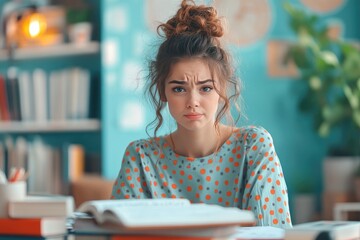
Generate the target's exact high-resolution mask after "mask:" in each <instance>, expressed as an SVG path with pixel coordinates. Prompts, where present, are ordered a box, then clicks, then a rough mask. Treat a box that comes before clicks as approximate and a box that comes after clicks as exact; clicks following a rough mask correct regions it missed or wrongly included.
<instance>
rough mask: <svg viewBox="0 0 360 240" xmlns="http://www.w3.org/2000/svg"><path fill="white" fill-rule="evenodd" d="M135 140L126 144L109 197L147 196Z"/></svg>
mask: <svg viewBox="0 0 360 240" xmlns="http://www.w3.org/2000/svg"><path fill="white" fill-rule="evenodd" d="M134 145H135V142H132V143H130V144H129V145H128V147H127V148H126V150H125V153H124V156H123V159H122V163H121V168H120V171H119V174H118V176H117V178H116V180H115V183H114V186H113V189H112V194H111V198H112V199H130V198H149V197H150V196H148V195H149V194H148V193H149V191H148V190H147V185H146V182H145V181H142V179H144V178H143V176H144V172H143V169H142V167H141V166H142V163H141V156H140V154H139V152H138V151H137V149H136V147H135V146H134Z"/></svg>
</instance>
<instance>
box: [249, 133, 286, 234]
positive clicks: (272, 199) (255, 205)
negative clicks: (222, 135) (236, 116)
mask: <svg viewBox="0 0 360 240" xmlns="http://www.w3.org/2000/svg"><path fill="white" fill-rule="evenodd" d="M246 139H247V150H246V167H245V172H244V174H246V177H245V179H246V182H245V186H244V188H245V191H244V196H243V203H245V204H244V205H243V208H245V209H249V210H252V211H253V212H254V213H255V216H256V218H257V225H261V226H275V227H283V228H287V227H291V217H290V210H289V205H288V204H289V203H288V193H287V186H286V182H285V178H284V174H283V171H282V167H281V164H280V161H279V158H278V156H277V154H276V152H275V147H274V144H273V139H272V137H271V135H270V134H269V133H268V132H267V131H266V130H265V129H263V128H256V127H254V128H251V129H250V131H248V133H247V136H246Z"/></svg>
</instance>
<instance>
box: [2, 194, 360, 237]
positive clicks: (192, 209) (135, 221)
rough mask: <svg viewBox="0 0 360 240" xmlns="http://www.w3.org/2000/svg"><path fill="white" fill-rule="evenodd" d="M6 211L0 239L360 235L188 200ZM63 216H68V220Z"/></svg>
mask: <svg viewBox="0 0 360 240" xmlns="http://www.w3.org/2000/svg"><path fill="white" fill-rule="evenodd" d="M169 213H171V214H169ZM9 216H10V217H11V218H7V219H0V226H1V227H0V239H2V238H1V237H2V236H4V235H5V236H6V235H7V236H11V237H13V236H29V235H31V236H33V237H35V236H39V237H40V236H42V237H51V236H54V235H59V234H60V235H61V236H62V237H63V236H64V235H68V236H69V235H75V236H84V237H89V236H97V237H101V236H104V238H103V239H112V240H117V239H119V240H120V239H121V240H135V239H137V240H153V239H173V240H191V239H194V240H195V239H196V240H215V239H218V240H219V239H224V240H225V239H229V240H230V239H233V240H245V239H257V240H259V239H273V240H348V239H359V238H360V222H351V221H316V222H308V223H303V224H299V225H295V226H294V227H293V228H288V229H281V228H275V227H271V226H254V224H255V221H256V219H255V215H254V213H253V212H251V211H250V210H241V209H239V208H236V207H221V206H217V205H211V204H191V203H190V201H189V200H187V199H171V198H168V199H132V200H126V199H123V200H98V201H87V202H84V203H83V204H82V205H80V206H79V208H77V209H76V210H75V212H73V199H72V198H71V197H63V196H62V197H31V196H28V197H26V198H25V199H22V200H15V201H14V200H12V201H10V202H9ZM65 217H69V218H68V219H67V221H66V222H65ZM65 226H67V229H68V231H66V228H65ZM109 237H110V238H109ZM8 239H14V238H8ZM15 239H16V238H15ZM39 239H40V238H39ZM41 239H43V238H41ZM46 239H47V238H46ZM51 239H52V238H51ZM76 239H77V238H76ZM85 239H88V238H85ZM97 239H102V238H97Z"/></svg>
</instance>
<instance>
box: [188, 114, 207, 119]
mask: <svg viewBox="0 0 360 240" xmlns="http://www.w3.org/2000/svg"><path fill="white" fill-rule="evenodd" d="M184 116H185V117H186V118H188V119H190V120H198V119H200V118H202V117H203V115H202V114H185V115H184Z"/></svg>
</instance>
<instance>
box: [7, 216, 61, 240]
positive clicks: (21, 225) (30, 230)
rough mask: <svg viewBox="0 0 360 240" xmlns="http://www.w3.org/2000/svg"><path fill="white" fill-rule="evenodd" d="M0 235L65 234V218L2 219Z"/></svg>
mask: <svg viewBox="0 0 360 240" xmlns="http://www.w3.org/2000/svg"><path fill="white" fill-rule="evenodd" d="M0 226H1V227H0V235H15V236H44V237H46V236H53V235H60V234H65V233H67V228H66V219H65V218H16V219H15V218H2V219H0Z"/></svg>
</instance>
